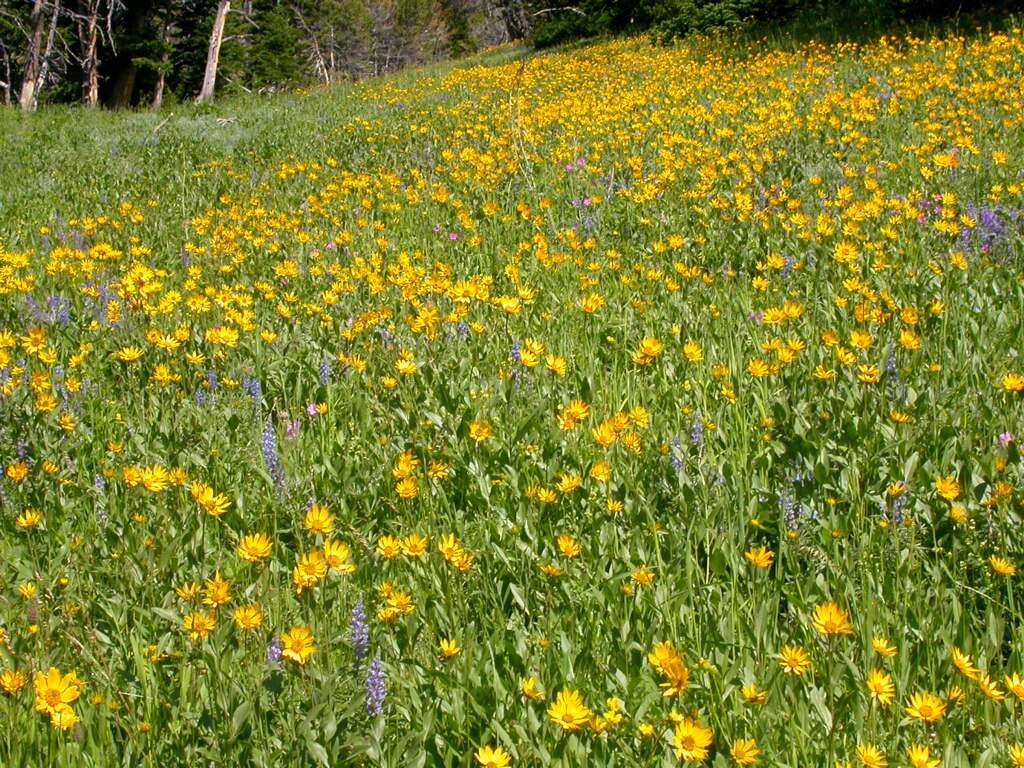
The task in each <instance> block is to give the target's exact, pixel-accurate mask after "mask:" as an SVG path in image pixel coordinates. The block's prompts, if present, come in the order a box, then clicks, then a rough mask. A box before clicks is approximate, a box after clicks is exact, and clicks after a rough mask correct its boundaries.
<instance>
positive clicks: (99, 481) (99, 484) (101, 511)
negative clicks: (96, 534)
mask: <svg viewBox="0 0 1024 768" xmlns="http://www.w3.org/2000/svg"><path fill="white" fill-rule="evenodd" d="M92 487H93V489H94V490H95V491H96V519H97V520H99V521H100V525H106V524H107V520H108V519H109V515H108V514H107V496H106V490H107V480H106V478H105V477H103V475H96V477H95V478H94V479H93V481H92Z"/></svg>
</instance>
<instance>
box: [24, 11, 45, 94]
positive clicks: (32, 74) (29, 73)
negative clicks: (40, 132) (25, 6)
mask: <svg viewBox="0 0 1024 768" xmlns="http://www.w3.org/2000/svg"><path fill="white" fill-rule="evenodd" d="M45 11H46V3H45V2H44V0H36V2H35V5H33V6H32V15H31V16H30V17H29V19H30V23H31V25H32V36H31V37H30V38H29V41H28V50H27V51H26V52H25V77H24V79H23V80H22V81H21V94H20V95H19V96H18V104H19V106H20V107H21V109H22V111H23V112H31V111H32V108H33V105H34V104H35V92H36V78H37V77H39V70H40V68H41V64H42V56H43V51H42V48H43V29H44V28H45V27H46V13H45Z"/></svg>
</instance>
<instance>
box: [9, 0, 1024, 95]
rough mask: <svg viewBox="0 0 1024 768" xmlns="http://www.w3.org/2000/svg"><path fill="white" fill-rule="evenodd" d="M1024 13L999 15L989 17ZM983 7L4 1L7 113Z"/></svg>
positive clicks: (916, 2)
mask: <svg viewBox="0 0 1024 768" xmlns="http://www.w3.org/2000/svg"><path fill="white" fill-rule="evenodd" d="M1020 6H1021V3H1019V2H1007V3H997V4H995V5H993V4H991V3H989V4H988V5H987V9H988V10H989V11H991V10H995V11H997V12H998V11H1002V10H1013V9H1015V8H1019V7H1020ZM982 7H983V6H982V4H981V3H976V2H970V0H864V1H863V2H856V3H842V2H826V1H825V0H813V1H812V0H625V1H623V0H618V1H616V0H577V1H576V2H572V0H0V102H3V103H5V104H9V105H18V106H20V107H21V108H22V109H24V110H33V109H36V108H37V107H38V106H39V105H40V104H45V103H72V102H81V103H83V104H85V105H86V106H90V107H99V106H104V107H109V108H126V107H153V108H160V106H161V105H163V104H165V103H168V102H173V101H182V100H192V99H198V100H200V101H205V100H208V99H210V98H212V97H213V96H214V94H215V93H216V94H218V95H220V94H226V93H232V92H236V93H237V92H263V93H265V92H272V91H275V90H279V89H286V88H293V87H297V86H306V85H311V84H315V83H323V84H329V83H334V82H340V81H344V80H353V79H360V78H365V77H370V76H374V75H380V74H384V73H388V72H393V71H396V70H399V69H402V68H405V67H409V66H415V65H419V64H424V63H427V62H431V61H436V60H439V59H442V58H449V57H459V56H463V55H466V54H470V53H473V52H475V51H478V50H480V49H484V48H490V47H492V46H495V45H499V44H501V43H506V42H510V41H516V40H525V41H528V42H529V43H530V44H532V45H534V46H536V47H545V46H551V45H555V44H560V43H566V42H569V41H573V40H578V39H584V38H590V37H595V36H608V35H619V34H636V33H641V32H651V33H652V34H653V35H654V37H655V38H656V39H658V40H660V41H671V40H673V39H676V38H679V37H683V36H686V35H688V34H691V33H694V32H704V31H709V30H714V29H721V28H728V27H736V26H742V25H751V24H755V25H756V24H760V25H765V24H768V25H770V24H774V23H781V22H785V21H789V20H792V19H799V18H804V19H814V20H816V21H818V22H820V21H822V20H827V21H829V22H830V23H831V24H832V27H833V29H834V28H836V27H838V28H843V27H844V26H845V27H847V28H849V29H850V30H854V29H858V28H863V27H864V26H865V25H870V26H874V27H877V28H880V29H881V28H884V25H885V24H891V23H893V22H904V21H914V20H920V19H944V20H949V19H955V18H958V17H959V16H960V15H961V14H965V13H973V12H977V11H978V10H979V8H982Z"/></svg>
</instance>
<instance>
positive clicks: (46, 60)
mask: <svg viewBox="0 0 1024 768" xmlns="http://www.w3.org/2000/svg"><path fill="white" fill-rule="evenodd" d="M60 12H61V6H60V0H56V2H54V3H53V13H52V14H51V15H50V29H49V31H48V32H47V33H46V48H44V49H43V52H42V55H41V56H40V64H39V74H38V75H37V76H36V82H35V86H34V87H33V89H32V94H31V101H32V104H31V107H30V109H29V110H28V111H30V112H35V111H36V109H37V108H38V107H39V92H40V91H41V90H42V89H43V85H44V84H45V83H46V78H47V77H48V76H49V74H50V63H51V61H52V59H51V55H52V54H53V44H54V41H55V40H56V39H57V20H58V19H59V18H60ZM24 96H25V91H24V88H22V98H23V99H24ZM22 109H25V106H24V104H22Z"/></svg>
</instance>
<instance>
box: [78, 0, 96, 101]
mask: <svg viewBox="0 0 1024 768" xmlns="http://www.w3.org/2000/svg"><path fill="white" fill-rule="evenodd" d="M82 6H83V7H82V11H83V15H84V16H85V19H84V21H82V22H79V25H78V28H79V36H80V38H81V43H82V103H83V104H85V106H87V107H89V108H90V109H95V108H96V106H97V105H98V104H99V101H100V76H99V71H100V68H99V57H98V55H97V49H96V39H97V34H98V29H97V27H98V24H99V2H96V1H95V0H94V1H93V2H89V3H83V4H82Z"/></svg>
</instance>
